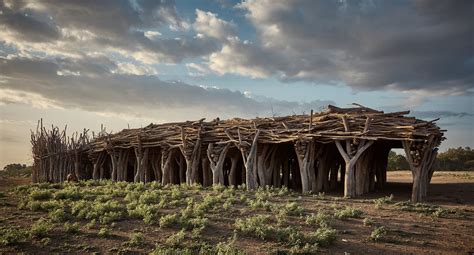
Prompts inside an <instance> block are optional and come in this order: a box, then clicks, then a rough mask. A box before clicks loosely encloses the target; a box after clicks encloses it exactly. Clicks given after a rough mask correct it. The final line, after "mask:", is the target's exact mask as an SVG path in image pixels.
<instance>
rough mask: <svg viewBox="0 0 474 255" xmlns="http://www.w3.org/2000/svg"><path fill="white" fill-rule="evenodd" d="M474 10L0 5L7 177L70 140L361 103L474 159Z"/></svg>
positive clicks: (395, 4)
mask: <svg viewBox="0 0 474 255" xmlns="http://www.w3.org/2000/svg"><path fill="white" fill-rule="evenodd" d="M473 17H474V2H473V1H462V0H458V1H427V0H415V1H404V0H400V1H377V0H368V1H364V0H361V1H352V0H351V1H344V0H336V1H331V0H324V1H314V0H291V1H290V0H287V1H284V0H258V1H257V0H244V1H230V0H215V1H199V0H196V1H185V0H182V1H166V0H162V1H154V0H101V1H97V0H82V1H72V0H71V1H54V0H34V1H33V0H31V1H26V0H25V1H22V0H0V168H1V167H2V166H3V165H5V164H7V163H11V162H24V163H29V162H31V159H30V158H31V152H30V144H29V135H30V134H29V132H30V131H29V130H30V129H35V128H36V121H37V120H38V119H39V118H43V119H44V121H45V123H47V124H48V125H50V124H53V123H54V124H55V125H59V126H64V125H66V124H67V125H68V130H69V131H71V132H72V131H75V130H81V129H82V128H90V129H91V130H98V129H99V127H100V124H101V123H103V124H104V125H105V126H106V127H107V128H108V130H112V131H119V130H121V129H122V128H126V127H127V126H130V127H140V126H146V125H148V124H149V123H150V122H153V123H161V122H168V121H178V120H194V119H200V118H202V117H206V118H208V119H213V118H215V117H217V116H219V117H221V118H230V117H234V116H237V117H255V116H269V115H270V116H272V115H286V114H293V113H302V112H306V113H307V112H309V111H310V109H315V110H320V109H322V108H323V107H324V106H325V105H327V104H335V105H338V106H341V107H345V106H348V105H349V104H351V103H353V102H357V103H360V104H363V105H366V106H369V107H374V108H379V109H383V110H386V111H398V110H412V115H414V116H416V117H419V118H423V119H434V118H438V117H440V118H441V120H440V121H439V124H440V125H441V126H442V127H443V128H446V129H448V133H447V137H448V140H447V141H445V142H444V143H443V145H442V149H446V148H448V147H453V146H471V147H474V135H473V134H474V132H473V131H472V125H473V124H474V107H473V104H474V101H473V92H474V20H473Z"/></svg>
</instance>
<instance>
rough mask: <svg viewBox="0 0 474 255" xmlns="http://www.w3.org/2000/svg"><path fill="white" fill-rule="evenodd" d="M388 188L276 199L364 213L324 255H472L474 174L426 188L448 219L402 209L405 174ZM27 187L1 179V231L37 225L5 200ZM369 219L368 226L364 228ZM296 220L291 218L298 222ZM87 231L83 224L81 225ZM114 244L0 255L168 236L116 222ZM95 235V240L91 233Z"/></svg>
mask: <svg viewBox="0 0 474 255" xmlns="http://www.w3.org/2000/svg"><path fill="white" fill-rule="evenodd" d="M387 176H388V184H387V187H386V188H385V189H384V190H383V191H378V192H375V193H371V194H367V195H365V196H363V197H360V198H357V199H343V198H341V197H342V190H341V189H339V191H337V192H331V193H327V194H325V196H324V197H321V196H319V197H316V196H314V195H304V196H296V198H295V197H294V196H292V197H279V198H276V200H275V201H276V203H278V202H281V203H285V202H287V201H297V202H298V204H299V205H301V206H302V207H303V208H304V210H305V211H306V212H317V211H318V210H321V209H324V210H331V208H336V207H345V206H349V207H354V208H358V209H360V210H362V211H363V215H362V216H361V217H359V218H350V219H347V220H337V221H336V222H335V223H334V228H335V229H337V231H338V235H337V240H336V241H335V243H333V244H332V245H330V246H328V247H325V248H321V249H320V252H321V253H330V254H332V253H334V254H342V253H349V254H382V253H383V254H425V253H430V254H470V253H472V252H474V235H473V233H474V172H436V173H435V175H434V176H433V179H432V182H431V184H430V186H429V191H428V198H427V201H426V203H427V204H428V205H435V206H438V207H439V208H442V209H443V210H447V211H451V212H454V213H448V214H446V215H443V216H441V217H434V216H433V214H431V213H425V212H423V211H416V210H411V209H416V208H411V207H410V208H411V209H409V210H407V209H406V208H407V207H404V206H403V203H397V202H404V201H407V200H409V198H410V195H411V178H412V177H411V173H410V172H408V171H396V172H388V175H387ZM27 183H29V179H28V178H24V177H23V178H21V177H8V178H5V177H0V192H2V193H3V194H4V196H3V198H2V197H0V204H1V208H0V225H3V226H7V225H8V226H16V227H19V228H26V229H27V228H28V227H29V226H31V225H32V224H33V223H34V222H35V221H36V220H38V219H39V218H40V217H42V216H44V215H46V213H42V212H32V211H28V210H20V209H18V207H17V206H18V203H19V199H20V198H19V197H16V196H15V194H14V193H12V192H9V191H11V188H13V187H15V186H17V185H22V184H27ZM391 194H393V197H394V198H393V201H391V202H390V203H386V204H382V205H381V206H379V207H377V206H376V203H375V199H377V198H381V197H384V196H389V195H391ZM235 217H237V216H236V215H234V214H229V215H227V214H222V215H214V216H211V217H210V220H211V221H213V224H212V227H211V228H210V229H206V231H205V233H204V236H205V237H204V238H205V239H206V240H209V241H210V242H211V243H213V242H214V243H215V240H224V239H226V238H227V237H229V236H231V235H232V229H229V228H228V227H227V226H232V223H233V221H234V220H235ZM364 219H371V220H372V221H373V222H374V223H373V224H371V226H367V225H366V224H364V223H363V222H364ZM298 220H299V219H298V218H297V217H296V218H295V221H298ZM86 223H87V222H86ZM375 226H383V227H384V228H385V229H387V234H386V236H385V237H384V238H383V240H382V241H374V240H371V238H370V236H371V233H373V231H374V228H375ZM137 228H138V229H140V231H141V232H143V233H144V234H145V236H146V243H145V244H144V245H143V247H139V248H135V249H122V248H121V247H122V245H121V244H122V243H123V242H124V241H126V240H127V238H128V236H129V234H130V232H133V231H136V230H137ZM115 229H116V232H115V233H114V236H115V237H114V238H108V239H104V238H98V237H97V234H96V232H97V230H85V229H82V230H81V234H75V235H65V234H64V233H61V232H54V233H53V234H51V242H50V243H49V244H47V245H42V244H40V242H39V241H29V242H26V243H21V244H16V245H6V246H1V244H0V253H29V254H49V253H58V252H59V253H90V252H99V253H149V252H151V251H152V250H153V249H154V247H155V243H156V242H160V240H163V236H167V235H169V234H170V233H172V232H170V230H169V229H161V228H160V227H159V226H149V225H144V224H143V222H142V221H140V220H125V221H120V222H117V226H116V227H115ZM94 231H95V232H94ZM235 245H236V246H237V248H239V249H241V250H243V251H244V252H245V253H248V254H268V253H272V252H275V251H276V250H278V245H280V244H276V243H274V242H269V241H262V240H259V239H256V238H253V237H249V236H241V237H239V240H238V241H237V242H236V244H235Z"/></svg>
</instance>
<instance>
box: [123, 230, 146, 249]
mask: <svg viewBox="0 0 474 255" xmlns="http://www.w3.org/2000/svg"><path fill="white" fill-rule="evenodd" d="M144 243H145V237H144V236H143V234H142V233H132V234H131V235H130V240H128V241H127V242H126V243H125V245H127V246H133V247H138V246H142V245H143V244H144Z"/></svg>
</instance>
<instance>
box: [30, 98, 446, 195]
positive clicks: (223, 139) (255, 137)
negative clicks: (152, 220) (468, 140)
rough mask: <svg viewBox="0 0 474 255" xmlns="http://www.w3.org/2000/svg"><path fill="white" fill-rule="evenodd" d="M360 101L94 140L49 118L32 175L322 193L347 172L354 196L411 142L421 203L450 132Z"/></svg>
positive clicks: (37, 137) (381, 178) (36, 146)
mask: <svg viewBox="0 0 474 255" xmlns="http://www.w3.org/2000/svg"><path fill="white" fill-rule="evenodd" d="M357 106H358V107H355V108H344V109H343V108H338V107H335V106H331V105H330V106H328V109H327V110H326V111H324V112H320V113H314V114H313V112H312V111H311V114H310V115H293V116H285V117H273V118H256V119H250V120H247V119H239V118H234V119H230V120H220V119H218V118H217V119H215V120H212V121H208V122H206V121H204V119H201V120H198V121H186V122H177V123H165V124H158V125H157V124H150V125H149V126H147V127H144V128H139V129H124V130H122V131H121V132H118V133H115V134H109V133H106V132H105V130H103V129H102V128H101V132H100V133H99V135H98V136H95V135H93V138H92V139H91V140H89V137H88V136H87V131H86V130H84V132H83V133H82V134H80V135H78V134H76V135H75V136H73V137H71V138H66V137H65V130H64V131H63V132H59V129H57V128H54V127H53V128H52V130H51V131H49V132H48V131H46V130H45V129H44V128H43V126H42V123H41V124H40V125H41V128H38V129H37V131H36V133H33V132H32V144H33V155H34V157H35V169H36V170H35V175H34V180H35V181H53V182H57V181H63V180H64V176H66V175H67V173H70V172H72V173H75V174H76V175H77V176H78V177H79V179H87V178H93V179H112V180H114V181H135V182H147V181H151V180H156V181H160V182H161V183H163V184H168V183H187V184H193V183H201V184H203V185H211V184H224V185H238V184H241V183H245V184H246V186H247V188H248V189H255V188H257V187H258V186H267V185H270V186H281V185H285V186H289V187H293V188H295V189H300V190H301V191H302V192H320V191H326V190H330V189H334V188H335V187H336V186H337V183H338V173H340V175H341V176H343V178H341V180H340V181H339V182H340V183H342V184H343V185H344V187H345V192H344V194H345V196H348V197H353V196H357V195H361V194H363V193H366V192H368V191H371V190H374V189H375V188H381V187H382V186H383V184H384V183H385V182H386V175H385V171H386V165H387V162H386V159H387V155H388V152H389V150H390V148H392V147H402V146H403V147H404V148H405V150H406V152H407V155H409V156H408V157H407V158H408V160H409V161H410V162H411V163H410V166H411V168H412V172H413V176H414V180H415V182H417V184H416V185H414V193H417V195H416V196H415V197H414V200H421V199H422V198H423V197H424V196H425V195H426V189H427V184H426V182H428V183H429V180H430V179H431V176H432V161H433V160H434V157H435V155H436V148H437V147H438V146H439V144H440V143H441V141H442V140H443V139H444V137H443V132H444V130H440V128H439V127H438V126H436V124H434V121H423V120H418V119H416V118H413V117H407V116H405V115H407V114H408V113H409V112H408V111H404V112H393V113H384V112H382V111H377V110H373V109H370V108H367V107H363V106H360V105H357ZM394 144H395V145H394ZM433 155H434V156H433ZM85 161H87V162H85ZM59 164H63V166H61V167H60V166H59ZM65 166H67V167H65ZM415 186H416V189H417V190H416V192H415ZM418 193H420V194H421V195H420V194H418Z"/></svg>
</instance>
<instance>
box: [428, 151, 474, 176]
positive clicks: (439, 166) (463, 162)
mask: <svg viewBox="0 0 474 255" xmlns="http://www.w3.org/2000/svg"><path fill="white" fill-rule="evenodd" d="M435 169H436V170H442V171H463V170H464V171H467V170H470V171H472V170H474V150H473V149H471V148H470V147H465V148H463V147H458V148H449V149H448V150H447V151H445V152H441V153H439V154H438V157H437V158H436V162H435Z"/></svg>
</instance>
